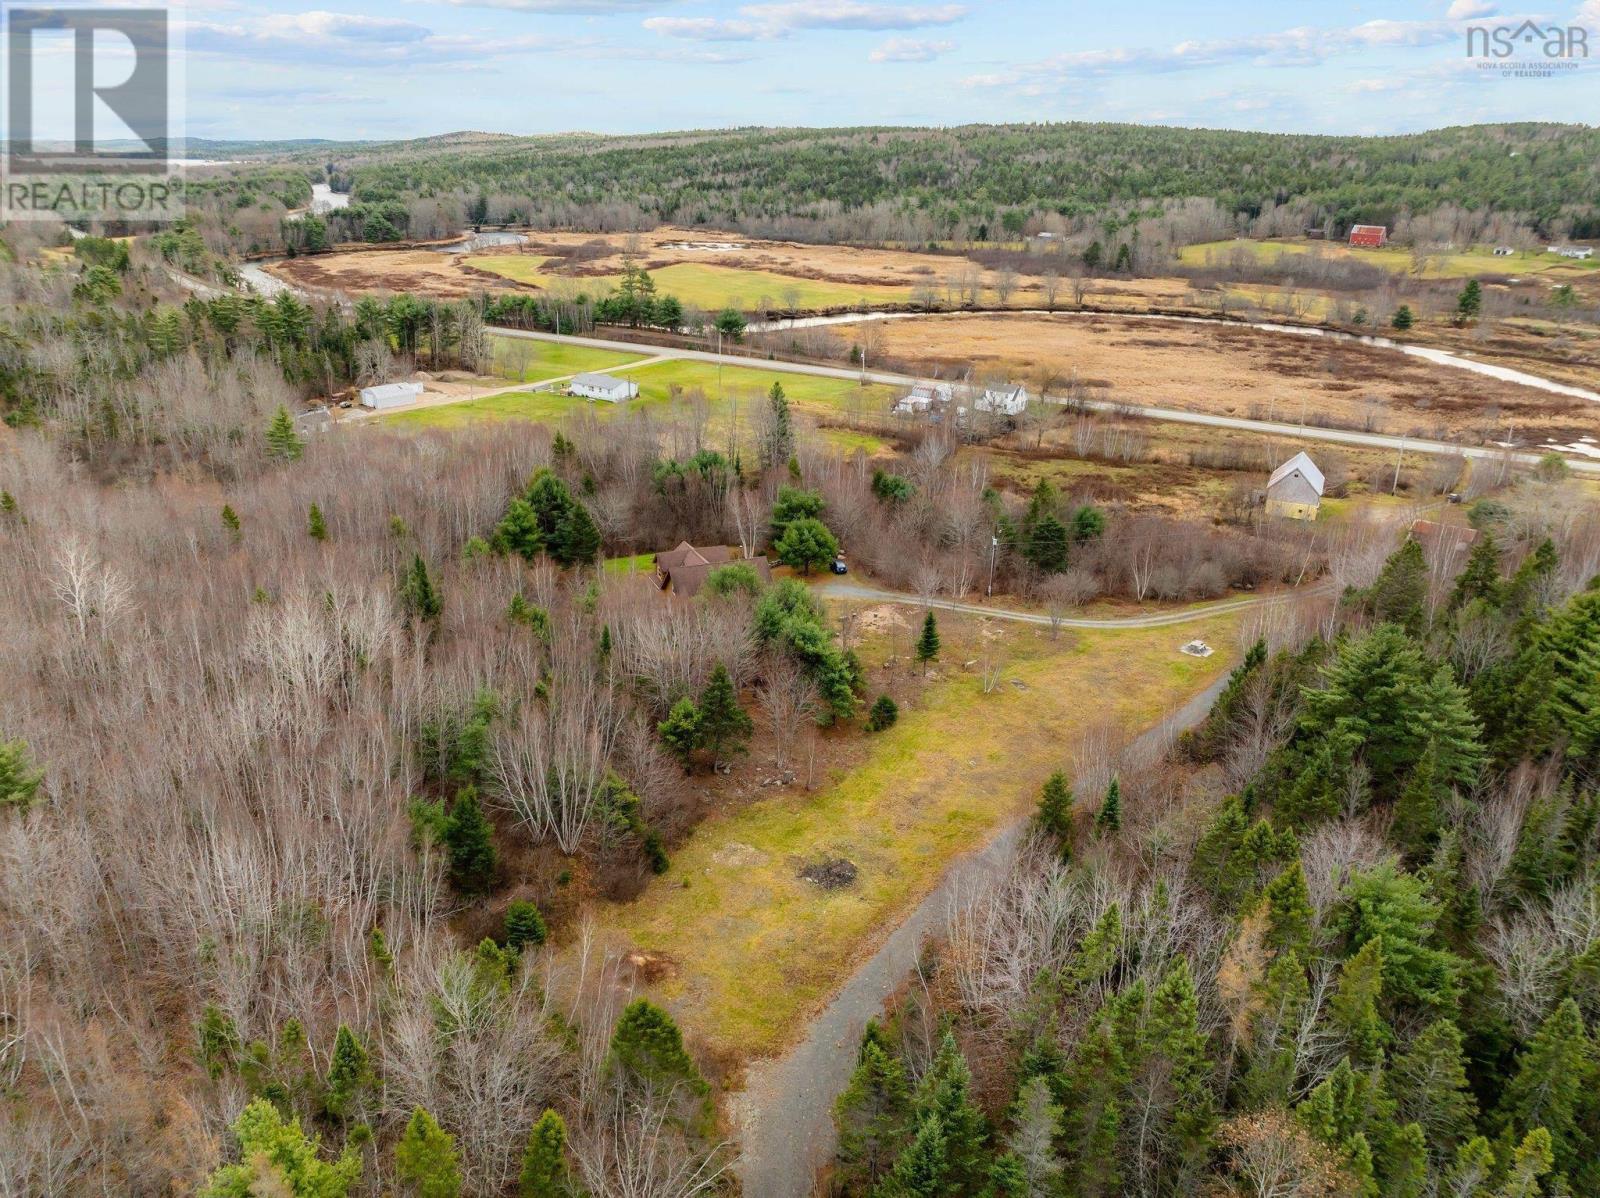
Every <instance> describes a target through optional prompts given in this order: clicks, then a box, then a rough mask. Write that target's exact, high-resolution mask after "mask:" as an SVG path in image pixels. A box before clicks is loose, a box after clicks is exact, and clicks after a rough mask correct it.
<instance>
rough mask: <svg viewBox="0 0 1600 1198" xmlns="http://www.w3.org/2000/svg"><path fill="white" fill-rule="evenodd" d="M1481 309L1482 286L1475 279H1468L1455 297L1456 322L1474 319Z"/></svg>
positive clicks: (1461, 322) (1462, 322)
mask: <svg viewBox="0 0 1600 1198" xmlns="http://www.w3.org/2000/svg"><path fill="white" fill-rule="evenodd" d="M1482 311H1483V286H1482V285H1481V284H1480V283H1479V282H1478V280H1477V279H1468V280H1467V285H1466V286H1465V287H1463V288H1462V289H1461V294H1460V295H1458V296H1457V297H1456V322H1457V323H1458V324H1466V322H1467V321H1469V320H1476V319H1477V318H1478V314H1479V313H1480V312H1482Z"/></svg>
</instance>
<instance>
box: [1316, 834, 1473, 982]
mask: <svg viewBox="0 0 1600 1198" xmlns="http://www.w3.org/2000/svg"><path fill="white" fill-rule="evenodd" d="M1343 898H1344V902H1343V905H1342V907H1341V908H1340V912H1339V914H1340V917H1341V920H1342V923H1343V931H1344V934H1345V935H1346V937H1348V940H1349V943H1350V944H1351V945H1353V946H1355V947H1357V948H1359V947H1360V946H1362V945H1364V944H1366V942H1367V941H1368V940H1372V939H1376V938H1377V937H1380V936H1381V937H1382V938H1383V989H1384V994H1385V995H1386V996H1387V997H1390V998H1392V999H1394V1000H1397V1001H1400V1002H1407V1003H1412V1004H1415V1005H1417V1006H1422V1007H1434V1008H1437V1009H1441V1010H1442V1009H1445V1008H1447V1007H1448V1006H1449V1004H1451V1003H1453V1002H1454V1001H1455V1000H1456V997H1457V995H1459V993H1460V990H1461V984H1460V976H1459V975H1460V970H1461V961H1460V960H1459V958H1457V957H1456V956H1455V954H1453V953H1451V952H1449V951H1447V950H1445V949H1441V948H1438V947H1436V946H1435V945H1434V943H1433V930H1434V925H1435V924H1436V923H1437V922H1438V919H1439V906H1438V904H1437V903H1435V902H1434V901H1433V900H1432V898H1430V897H1429V895H1428V892H1427V886H1426V884H1425V883H1424V882H1423V881H1422V879H1420V878H1418V877H1415V876H1414V875H1412V874H1407V873H1402V872H1399V871H1397V870H1396V869H1395V867H1394V865H1393V863H1392V862H1387V861H1386V862H1382V863H1380V864H1378V865H1374V866H1371V867H1370V868H1364V869H1363V868H1359V867H1358V868H1356V869H1355V870H1353V871H1352V873H1351V876H1350V879H1349V881H1347V882H1346V883H1345V885H1344V892H1343Z"/></svg>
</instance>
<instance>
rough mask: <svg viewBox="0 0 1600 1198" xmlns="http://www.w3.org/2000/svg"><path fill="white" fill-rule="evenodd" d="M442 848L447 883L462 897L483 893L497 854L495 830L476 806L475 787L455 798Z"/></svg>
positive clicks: (490, 878) (492, 874)
mask: <svg viewBox="0 0 1600 1198" xmlns="http://www.w3.org/2000/svg"><path fill="white" fill-rule="evenodd" d="M444 846H445V850H446V851H447V852H448V853H449V854H450V881H451V884H452V885H454V886H455V888H456V889H457V890H459V891H461V893H462V894H482V893H484V892H485V891H487V890H488V889H489V887H490V886H491V885H493V883H494V871H495V864H496V861H497V860H498V857H499V854H498V853H497V852H496V850H495V847H494V828H493V827H492V826H491V825H490V823H489V821H488V819H487V818H486V817H485V816H484V814H483V808H482V807H480V806H479V805H478V790H477V787H475V786H467V787H464V788H463V789H462V790H461V792H460V793H459V794H457V795H456V801H455V803H454V805H453V806H452V807H451V808H450V817H449V819H448V820H447V821H446V823H445V826H444Z"/></svg>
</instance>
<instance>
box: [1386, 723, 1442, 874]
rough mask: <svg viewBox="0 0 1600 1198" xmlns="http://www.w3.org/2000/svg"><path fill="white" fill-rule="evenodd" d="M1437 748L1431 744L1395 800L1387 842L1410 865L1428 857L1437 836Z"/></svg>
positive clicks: (1440, 798)
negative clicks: (1390, 841)
mask: <svg viewBox="0 0 1600 1198" xmlns="http://www.w3.org/2000/svg"><path fill="white" fill-rule="evenodd" d="M1445 797H1446V795H1445V794H1444V793H1442V791H1441V787H1440V786H1439V748H1438V744H1437V742H1435V741H1432V740H1430V741H1429V742H1428V745H1427V747H1426V748H1425V749H1424V750H1423V752H1422V756H1421V758H1420V759H1419V760H1418V761H1417V764H1416V765H1415V766H1414V767H1413V768H1412V770H1411V774H1410V776H1409V777H1408V778H1407V779H1406V784H1405V787H1404V789H1402V790H1401V791H1400V797H1399V798H1398V799H1397V800H1395V805H1394V822H1393V823H1392V824H1391V825H1390V826H1389V838H1390V839H1391V840H1392V841H1393V842H1394V843H1395V844H1397V845H1399V846H1400V847H1401V848H1402V849H1404V850H1405V853H1406V855H1407V856H1408V857H1409V858H1410V859H1411V860H1413V861H1415V860H1417V859H1419V858H1421V857H1424V856H1426V855H1427V853H1428V850H1429V849H1430V848H1431V847H1432V846H1433V842H1434V840H1436V839H1437V838H1438V835H1439V805H1440V803H1441V802H1442V801H1443V800H1444V798H1445Z"/></svg>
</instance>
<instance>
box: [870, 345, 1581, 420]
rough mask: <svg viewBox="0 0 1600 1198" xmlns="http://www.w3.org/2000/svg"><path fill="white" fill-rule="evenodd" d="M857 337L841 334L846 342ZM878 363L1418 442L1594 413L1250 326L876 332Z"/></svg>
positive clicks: (1444, 370)
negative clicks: (1073, 384)
mask: <svg viewBox="0 0 1600 1198" xmlns="http://www.w3.org/2000/svg"><path fill="white" fill-rule="evenodd" d="M854 327H855V326H840V328H839V331H840V333H841V334H843V335H845V336H850V333H849V330H850V329H851V328H854ZM871 336H873V337H876V338H879V348H878V350H877V353H878V355H879V357H878V360H879V361H880V362H882V363H884V364H885V365H898V366H900V367H901V368H903V369H906V370H908V371H911V372H922V371H931V370H934V369H937V370H939V371H940V372H942V373H944V374H947V375H948V374H950V373H952V372H960V371H964V370H965V369H967V368H968V367H971V368H972V369H973V370H974V371H975V374H976V375H977V376H979V377H981V376H984V375H987V374H1006V375H1013V376H1017V377H1021V378H1026V379H1032V380H1034V381H1035V382H1038V381H1040V380H1045V379H1048V380H1049V381H1050V382H1051V384H1052V389H1053V390H1061V389H1063V388H1064V387H1065V386H1066V385H1067V384H1068V382H1069V381H1070V380H1076V381H1077V383H1078V384H1079V385H1080V386H1081V387H1082V389H1083V393H1084V394H1085V396H1087V397H1088V398H1091V399H1100V400H1109V401H1112V402H1123V403H1129V404H1140V405H1150V406H1158V407H1168V408H1179V409H1182V410H1185V411H1202V412H1216V413H1220V414H1223V415H1229V416H1241V417H1248V418H1255V419H1273V420H1279V421H1285V422H1289V423H1295V422H1299V421H1301V420H1302V419H1303V420H1304V421H1305V422H1307V423H1310V424H1316V423H1327V424H1336V425H1338V426H1341V427H1353V428H1368V427H1370V428H1371V429H1372V430H1373V431H1378V432H1387V433H1393V434H1400V435H1405V436H1418V437H1442V438H1446V439H1454V438H1455V437H1456V436H1459V435H1462V434H1467V435H1469V436H1471V437H1472V438H1473V439H1477V438H1484V439H1488V438H1489V437H1491V436H1492V437H1494V438H1496V439H1499V438H1503V437H1504V436H1505V432H1506V428H1507V426H1508V423H1509V422H1512V421H1514V422H1515V424H1516V435H1517V437H1518V438H1519V439H1520V440H1524V441H1527V440H1538V439H1542V438H1544V437H1547V436H1552V437H1556V438H1557V439H1569V438H1571V437H1575V436H1581V435H1587V434H1588V433H1589V432H1590V431H1592V430H1593V428H1594V427H1595V422H1596V417H1597V416H1600V411H1597V410H1596V407H1595V405H1594V404H1593V403H1590V402H1587V401H1584V400H1580V399H1572V398H1566V397H1564V396H1560V395H1551V394H1549V393H1546V392H1543V391H1538V390H1534V389H1532V388H1529V387H1524V386H1520V385H1517V384H1512V383H1505V382H1501V381H1499V380H1496V379H1490V378H1485V377H1483V376H1480V375H1474V374H1470V373H1468V372H1466V371H1461V370H1455V369H1452V368H1449V367H1443V366H1436V365H1433V364H1431V363H1429V362H1426V361H1423V360H1422V359H1419V358H1408V357H1405V356H1403V355H1401V354H1399V353H1397V352H1395V351H1393V350H1386V349H1378V348H1372V347H1368V346H1362V345H1354V344H1341V343H1337V342H1323V341H1318V340H1315V339H1311V338H1300V337H1296V336H1292V335H1286V334H1280V333H1271V332H1265V331H1261V330H1256V329H1251V328H1248V327H1243V326H1240V327H1229V326H1217V325H1201V324H1181V323H1177V322H1172V321H1160V320H1147V321H1141V320H1129V319H1126V318H1122V317H1117V318H1096V317H1093V316H1069V315H1062V316H1055V317H1049V316H1037V317H1035V316H993V315H982V314H976V315H958V316H934V317H928V318H926V319H916V320H892V321H884V322H881V323H876V329H875V331H874V332H873V333H872V334H871Z"/></svg>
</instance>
